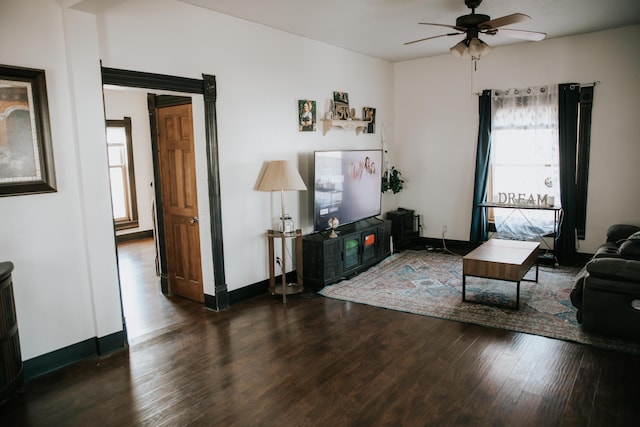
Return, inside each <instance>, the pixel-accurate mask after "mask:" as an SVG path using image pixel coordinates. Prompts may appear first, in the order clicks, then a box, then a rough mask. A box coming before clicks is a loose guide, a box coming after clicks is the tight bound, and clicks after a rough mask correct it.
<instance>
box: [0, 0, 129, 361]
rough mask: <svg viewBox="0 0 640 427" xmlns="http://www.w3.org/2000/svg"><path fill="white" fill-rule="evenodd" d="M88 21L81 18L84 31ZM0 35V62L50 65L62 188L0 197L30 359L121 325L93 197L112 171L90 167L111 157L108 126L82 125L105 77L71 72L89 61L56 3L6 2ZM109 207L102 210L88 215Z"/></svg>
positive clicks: (87, 45)
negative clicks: (73, 51)
mask: <svg viewBox="0 0 640 427" xmlns="http://www.w3.org/2000/svg"><path fill="white" fill-rule="evenodd" d="M85 24H86V21H80V22H78V26H79V27H81V28H83V27H84V26H85ZM93 27H95V24H93ZM94 33H95V31H94ZM0 39H2V40H4V42H2V43H0V58H2V61H1V62H2V63H3V64H6V65H15V66H22V67H31V68H38V69H44V70H45V72H46V84H47V93H48V104H49V112H50V119H51V120H50V121H51V132H52V143H53V154H54V161H55V173H56V179H57V188H58V191H57V192H56V193H50V194H42V195H24V196H16V197H3V198H0V217H1V220H0V242H1V243H0V259H2V260H8V261H12V262H13V263H14V264H15V270H14V277H13V279H14V294H15V302H16V311H17V317H18V325H19V334H20V343H21V350H22V357H23V359H30V358H32V357H34V356H37V355H40V354H43V353H47V352H50V351H53V350H55V349H59V348H62V347H65V346H68V345H71V344H75V343H77V342H80V341H83V340H86V339H89V338H92V337H102V336H105V335H108V334H110V333H113V332H116V331H118V330H121V329H122V321H121V312H120V299H119V293H118V286H117V269H116V267H115V246H114V241H113V226H112V222H111V220H110V219H109V215H108V213H109V211H108V209H109V208H108V206H109V202H108V200H107V201H106V202H104V201H102V200H101V198H98V199H93V198H92V194H101V192H103V191H104V189H105V188H107V189H108V182H107V183H106V184H107V186H106V187H105V186H104V185H101V184H102V183H103V182H101V180H100V179H99V180H94V179H92V177H93V176H95V177H101V178H104V177H106V176H107V169H106V163H105V162H101V163H100V164H96V166H97V167H95V168H94V167H93V165H91V164H90V163H91V162H92V161H91V157H92V156H97V157H100V156H103V157H104V158H105V159H106V148H105V145H104V129H103V130H102V133H98V134H97V135H91V137H89V138H87V133H86V129H87V128H86V127H85V125H86V124H89V125H90V124H91V122H92V119H91V118H89V119H87V120H83V114H88V115H91V114H94V115H95V114H96V113H97V114H98V116H97V117H98V118H99V117H100V115H101V114H102V106H101V105H100V104H101V96H99V95H100V83H99V82H100V75H99V72H98V73H97V74H96V73H93V74H92V73H86V74H76V75H73V73H72V72H71V71H70V68H69V65H70V64H74V65H75V66H76V67H77V68H75V70H74V71H76V72H77V71H79V70H81V69H82V68H83V66H84V63H83V62H82V60H81V59H79V58H76V57H73V55H70V54H69V49H68V45H67V42H68V41H69V40H68V39H67V38H66V33H65V26H64V21H63V14H62V10H61V9H60V7H59V6H58V4H57V2H56V1H37V2H36V1H33V0H30V1H16V0H12V1H3V2H2V3H1V5H0ZM9 41H11V42H9ZM76 42H77V43H76V44H75V46H76V48H79V49H80V50H83V51H91V50H92V49H93V50H94V52H95V49H94V48H96V47H97V44H96V38H95V37H94V36H92V33H91V32H85V34H84V37H83V38H82V39H77V40H76ZM93 57H94V58H95V53H94V55H93ZM94 68H95V64H94ZM96 76H97V85H96V84H95V83H96V79H95V77H96ZM87 82H91V83H92V84H91V83H90V84H89V86H85V87H86V88H87V87H88V90H85V91H84V93H83V96H84V98H85V99H88V100H92V105H93V107H92V108H91V107H90V108H78V107H79V106H78V104H77V98H76V95H78V92H77V91H76V90H75V89H76V88H77V86H76V85H86V84H87ZM96 93H97V94H98V96H97V97H96ZM96 99H97V101H95V100H96ZM101 135H102V136H101ZM80 141H82V142H80ZM94 143H95V144H98V145H97V146H98V147H101V151H96V150H95V149H94V147H93V144H94ZM100 143H101V145H100ZM105 161H106V160H105ZM94 190H96V191H94ZM105 205H106V206H107V211H106V215H100V214H98V215H91V213H92V210H93V209H97V210H98V211H100V212H101V211H102V207H103V206H105ZM105 235H106V236H107V237H106V238H105ZM109 236H111V237H109Z"/></svg>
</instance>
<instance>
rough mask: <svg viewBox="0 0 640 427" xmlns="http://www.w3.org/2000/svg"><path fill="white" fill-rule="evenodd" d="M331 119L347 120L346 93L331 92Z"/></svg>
mask: <svg viewBox="0 0 640 427" xmlns="http://www.w3.org/2000/svg"><path fill="white" fill-rule="evenodd" d="M333 118H334V119H336V120H346V119H348V118H349V94H348V93H347V92H335V91H334V92H333Z"/></svg>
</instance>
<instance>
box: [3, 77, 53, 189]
mask: <svg viewBox="0 0 640 427" xmlns="http://www.w3.org/2000/svg"><path fill="white" fill-rule="evenodd" d="M55 191H56V179H55V172H54V164H53V151H52V147H51V129H50V123H49V107H48V102H47V87H46V83H45V73H44V70H37V69H32V68H22V67H12V66H7V65H0V196H13V195H20V194H30V193H48V192H55Z"/></svg>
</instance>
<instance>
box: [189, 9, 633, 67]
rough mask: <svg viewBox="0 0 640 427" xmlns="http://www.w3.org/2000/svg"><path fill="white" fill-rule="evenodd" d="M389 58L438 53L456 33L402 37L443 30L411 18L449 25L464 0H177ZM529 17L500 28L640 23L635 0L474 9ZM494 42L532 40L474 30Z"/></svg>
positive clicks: (577, 28) (552, 31) (561, 29)
mask: <svg viewBox="0 0 640 427" xmlns="http://www.w3.org/2000/svg"><path fill="white" fill-rule="evenodd" d="M181 1H183V2H185V3H190V4H193V5H197V6H201V7H203V8H206V9H210V10H214V11H217V12H221V13H224V14H227V15H231V16H235V17H238V18H241V19H245V20H248V21H252V22H256V23H260V24H263V25H266V26H268V27H273V28H277V29H280V30H283V31H286V32H289V33H292V34H297V35H299V36H303V37H306V38H310V39H313V40H317V41H320V42H324V43H328V44H331V45H334V46H339V47H342V48H345V49H348V50H352V51H354V52H359V53H362V54H364V55H368V56H372V57H375V58H381V59H385V60H388V61H392V62H398V61H405V60H409V59H415V58H423V57H428V56H435V55H441V54H443V53H447V52H448V51H449V48H450V47H451V46H453V45H454V44H456V43H457V42H459V41H460V40H462V39H463V36H452V37H441V38H438V39H434V40H429V41H425V42H421V43H415V44H412V45H407V46H404V45H403V43H405V42H408V41H412V40H416V39H421V38H425V37H430V36H436V35H440V34H445V33H449V32H451V30H449V29H448V28H439V27H435V26H426V25H418V22H433V23H441V24H449V25H453V24H455V20H456V18H457V17H458V16H460V15H466V14H469V13H471V10H470V9H468V8H467V7H466V6H465V3H464V0H181ZM516 12H519V13H524V14H526V15H529V16H530V17H531V19H530V20H529V21H526V22H523V23H520V24H514V25H511V26H508V27H506V28H514V29H520V30H530V31H539V32H543V33H547V38H554V37H563V36H569V35H575V34H583V33H589V32H593V31H599V30H604V29H609V28H616V27H623V26H627V25H633V24H640V0H484V1H483V2H482V4H481V5H480V7H478V9H476V13H482V14H485V15H489V16H490V17H491V18H499V17H501V16H504V15H510V14H512V13H516ZM482 39H483V40H484V41H485V42H487V43H488V44H489V45H491V46H493V47H496V46H500V45H505V44H512V43H533V42H526V41H522V40H516V39H511V38H507V37H499V36H497V35H496V36H487V35H485V36H482Z"/></svg>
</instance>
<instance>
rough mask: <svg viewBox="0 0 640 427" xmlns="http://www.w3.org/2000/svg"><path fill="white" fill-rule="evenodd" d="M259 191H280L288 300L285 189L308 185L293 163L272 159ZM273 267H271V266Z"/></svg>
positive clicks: (299, 189) (283, 276) (290, 189)
mask: <svg viewBox="0 0 640 427" xmlns="http://www.w3.org/2000/svg"><path fill="white" fill-rule="evenodd" d="M256 189H257V190H258V191H279V192H280V209H281V210H282V214H281V216H280V220H281V221H282V226H281V230H282V265H281V266H282V302H283V303H286V302H287V297H286V295H287V291H286V267H285V230H286V226H285V220H286V216H285V209H284V192H285V191H302V190H306V189H307V187H306V186H305V185H304V181H302V178H301V177H300V174H299V173H298V171H297V170H296V168H295V167H293V165H291V164H290V163H289V162H287V161H286V160H272V161H270V162H269V163H268V164H267V168H266V170H265V171H264V174H263V175H262V178H261V179H260V182H258V186H257V187H256ZM270 268H271V267H270Z"/></svg>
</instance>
